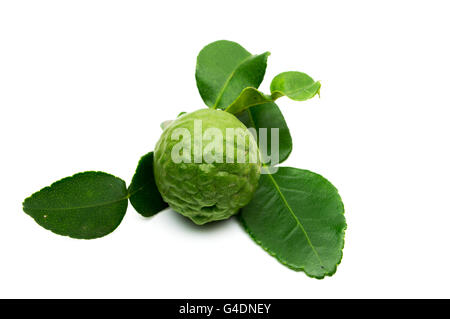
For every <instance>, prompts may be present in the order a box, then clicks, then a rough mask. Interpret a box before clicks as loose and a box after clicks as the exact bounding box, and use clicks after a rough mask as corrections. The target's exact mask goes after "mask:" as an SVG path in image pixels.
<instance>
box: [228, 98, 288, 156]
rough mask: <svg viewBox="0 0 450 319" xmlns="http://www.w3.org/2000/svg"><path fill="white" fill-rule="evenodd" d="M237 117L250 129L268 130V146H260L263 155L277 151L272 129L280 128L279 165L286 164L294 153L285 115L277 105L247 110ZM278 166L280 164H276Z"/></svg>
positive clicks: (263, 105) (272, 104)
mask: <svg viewBox="0 0 450 319" xmlns="http://www.w3.org/2000/svg"><path fill="white" fill-rule="evenodd" d="M236 117H237V118H238V119H239V120H240V121H241V122H242V123H244V125H245V126H247V127H249V128H255V129H256V131H257V132H259V129H260V128H267V145H264V144H263V145H260V152H261V154H272V152H273V151H276V148H275V146H272V142H271V141H272V128H278V140H279V143H278V148H279V149H278V152H279V160H278V161H279V163H282V162H284V161H285V160H286V159H287V158H288V157H289V154H291V151H292V138H291V133H290V132H289V128H288V126H287V124H286V121H285V120H284V117H283V114H282V113H281V111H280V109H279V108H278V106H277V105H276V104H275V103H265V104H261V105H258V106H255V107H252V108H249V109H246V110H245V111H243V112H242V113H240V114H237V115H236ZM274 164H278V163H274Z"/></svg>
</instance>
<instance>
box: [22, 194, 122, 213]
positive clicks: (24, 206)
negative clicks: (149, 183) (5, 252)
mask: <svg viewBox="0 0 450 319" xmlns="http://www.w3.org/2000/svg"><path fill="white" fill-rule="evenodd" d="M128 198H130V194H127V196H125V197H123V198H120V199H117V200H113V201H109V202H105V203H101V204H93V205H85V206H77V207H53V208H36V207H27V206H26V205H23V209H27V210H43V211H61V210H75V209H87V208H95V207H101V206H108V205H111V204H115V203H118V202H121V201H123V200H128Z"/></svg>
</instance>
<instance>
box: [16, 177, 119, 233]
mask: <svg viewBox="0 0 450 319" xmlns="http://www.w3.org/2000/svg"><path fill="white" fill-rule="evenodd" d="M127 205H128V193H127V188H126V185H125V182H124V181H123V180H121V179H120V178H117V177H115V176H112V175H109V174H107V173H103V172H84V173H79V174H76V175H73V176H71V177H67V178H64V179H62V180H60V181H57V182H56V183H54V184H52V185H51V186H49V187H45V188H43V189H41V190H40V191H39V192H37V193H34V194H33V195H32V196H31V197H29V198H27V199H25V201H24V202H23V210H24V212H25V213H27V214H28V215H30V216H31V217H33V218H34V220H35V221H36V222H37V223H38V224H39V225H41V226H42V227H44V228H46V229H48V230H51V231H52V232H54V233H56V234H59V235H63V236H69V237H72V238H79V239H93V238H98V237H103V236H105V235H107V234H109V233H111V232H112V231H113V230H114V229H116V228H117V226H119V224H120V222H121V221H122V219H123V216H124V215H125V212H126V210H127Z"/></svg>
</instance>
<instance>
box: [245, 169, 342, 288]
mask: <svg viewBox="0 0 450 319" xmlns="http://www.w3.org/2000/svg"><path fill="white" fill-rule="evenodd" d="M240 219H241V221H242V223H243V225H244V228H245V229H246V230H247V232H248V233H249V234H250V236H251V237H252V238H253V239H254V240H255V241H256V243H258V244H259V245H261V246H262V247H263V248H264V249H265V250H266V251H267V252H268V253H269V254H271V255H272V256H274V257H275V258H277V259H278V260H279V261H280V262H281V263H283V264H284V265H286V266H288V267H289V268H291V269H294V270H297V271H300V270H301V271H304V272H305V273H306V274H307V275H308V276H311V277H314V278H319V279H321V278H324V277H325V276H331V275H333V274H334V273H335V272H336V268H337V265H338V264H339V263H340V261H341V259H342V249H343V247H344V234H345V229H346V223H345V217H344V205H343V203H342V200H341V198H340V196H339V194H338V191H337V190H336V188H335V187H334V186H333V185H332V184H331V183H330V182H328V181H327V180H326V179H325V178H323V177H322V176H320V175H318V174H315V173H312V172H310V171H306V170H301V169H297V168H291V167H280V168H279V169H278V172H276V173H275V174H272V175H261V178H260V181H259V187H258V189H257V190H256V193H255V196H254V197H253V199H252V201H251V202H250V203H249V204H248V205H247V206H246V207H244V208H243V209H242V211H241V214H240Z"/></svg>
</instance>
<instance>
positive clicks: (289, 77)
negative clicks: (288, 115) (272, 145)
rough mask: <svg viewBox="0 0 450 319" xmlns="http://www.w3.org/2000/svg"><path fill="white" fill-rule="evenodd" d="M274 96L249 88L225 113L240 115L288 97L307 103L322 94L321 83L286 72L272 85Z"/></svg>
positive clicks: (297, 73)
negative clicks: (306, 101) (246, 110)
mask: <svg viewBox="0 0 450 319" xmlns="http://www.w3.org/2000/svg"><path fill="white" fill-rule="evenodd" d="M270 90H271V92H272V95H271V96H269V95H265V94H264V93H262V92H260V91H258V90H257V89H255V88H252V87H247V88H245V89H243V90H242V92H241V94H239V96H238V97H237V98H236V100H234V101H233V103H231V104H230V105H229V106H228V107H227V108H226V109H225V111H227V112H229V113H232V114H238V113H240V112H242V111H244V110H245V109H248V108H250V107H254V106H258V105H261V104H264V103H269V102H274V101H275V100H276V99H278V98H280V97H282V96H287V97H288V98H290V99H292V100H295V101H305V100H308V99H310V98H312V97H314V96H315V95H316V94H320V82H314V80H313V79H312V78H310V77H309V76H308V75H306V74H305V73H301V72H284V73H281V74H278V75H277V76H276V77H275V78H274V79H273V80H272V83H271V85H270Z"/></svg>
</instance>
